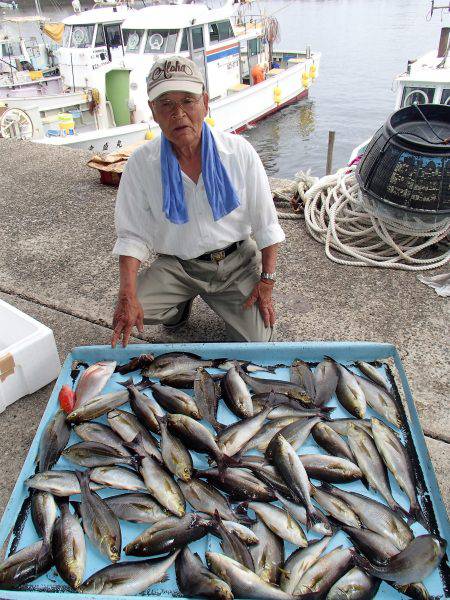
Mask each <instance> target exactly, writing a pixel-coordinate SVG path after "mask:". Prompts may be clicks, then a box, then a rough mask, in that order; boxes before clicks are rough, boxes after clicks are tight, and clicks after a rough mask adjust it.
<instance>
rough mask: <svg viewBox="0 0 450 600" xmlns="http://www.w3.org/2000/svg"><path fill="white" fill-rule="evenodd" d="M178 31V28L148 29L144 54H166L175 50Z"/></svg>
mask: <svg viewBox="0 0 450 600" xmlns="http://www.w3.org/2000/svg"><path fill="white" fill-rule="evenodd" d="M178 32H179V30H178V29H149V30H148V32H147V41H146V42H145V50H144V52H145V53H146V54H148V53H158V54H168V53H171V52H175V46H176V44H177V38H178Z"/></svg>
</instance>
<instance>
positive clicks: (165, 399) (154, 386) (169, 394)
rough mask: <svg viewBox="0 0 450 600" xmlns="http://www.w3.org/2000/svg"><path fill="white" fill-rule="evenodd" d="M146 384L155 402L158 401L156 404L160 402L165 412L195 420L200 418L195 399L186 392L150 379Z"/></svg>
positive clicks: (200, 414)
mask: <svg viewBox="0 0 450 600" xmlns="http://www.w3.org/2000/svg"><path fill="white" fill-rule="evenodd" d="M148 386H149V387H150V388H151V390H152V394H153V397H154V399H155V400H156V402H158V404H160V405H161V406H162V407H163V408H164V409H165V410H166V411H167V412H169V413H173V414H182V415H187V416H188V417H192V418H193V419H197V420H199V419H201V418H202V413H201V411H200V410H199V408H198V406H197V404H196V403H195V400H194V399H193V398H192V397H191V396H189V394H186V392H183V391H182V390H179V389H177V388H174V387H170V386H168V385H161V384H160V383H154V382H152V381H151V382H149V384H148Z"/></svg>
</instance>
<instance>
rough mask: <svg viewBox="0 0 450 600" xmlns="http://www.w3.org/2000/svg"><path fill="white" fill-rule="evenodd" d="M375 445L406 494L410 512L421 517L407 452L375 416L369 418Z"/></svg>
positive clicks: (418, 517) (392, 432)
mask: <svg viewBox="0 0 450 600" xmlns="http://www.w3.org/2000/svg"><path fill="white" fill-rule="evenodd" d="M371 423H372V432H373V439H374V441H375V445H376V447H377V449H378V452H379V453H380V454H381V457H382V458H383V461H384V463H385V465H386V466H387V468H388V469H389V470H390V472H391V473H392V475H393V476H394V477H395V479H396V481H397V483H398V485H399V486H400V487H401V489H402V490H403V491H404V492H405V494H406V495H407V496H408V499H409V502H410V514H411V515H414V516H415V518H416V519H422V511H421V508H420V506H419V502H418V500H417V496H416V486H415V481H414V471H413V468H412V465H411V461H410V460H409V456H408V453H407V451H406V449H405V448H404V446H403V445H402V443H401V442H400V440H399V439H398V437H397V435H396V434H395V433H394V431H392V429H391V428H390V427H388V426H387V425H385V424H384V423H383V422H382V421H380V420H379V419H376V418H372V419H371Z"/></svg>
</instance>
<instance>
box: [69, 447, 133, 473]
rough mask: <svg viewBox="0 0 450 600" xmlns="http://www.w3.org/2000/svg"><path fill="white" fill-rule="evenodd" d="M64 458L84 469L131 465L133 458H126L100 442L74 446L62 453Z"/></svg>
mask: <svg viewBox="0 0 450 600" xmlns="http://www.w3.org/2000/svg"><path fill="white" fill-rule="evenodd" d="M62 455H63V456H64V458H65V459H66V460H68V461H70V462H71V463H74V464H76V465H81V466H82V467H101V466H108V465H120V464H124V465H131V464H132V463H133V457H132V456H131V455H128V456H124V455H123V454H122V453H121V452H118V451H117V450H116V449H115V448H111V447H110V446H106V445H105V444H101V443H100V442H80V443H79V444H73V445H72V446H69V447H68V448H66V449H65V450H64V452H63V453H62Z"/></svg>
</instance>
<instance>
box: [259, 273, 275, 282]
mask: <svg viewBox="0 0 450 600" xmlns="http://www.w3.org/2000/svg"><path fill="white" fill-rule="evenodd" d="M276 276H277V274H276V273H275V271H274V272H273V273H266V272H265V271H263V272H262V273H261V279H268V280H269V281H276Z"/></svg>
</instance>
